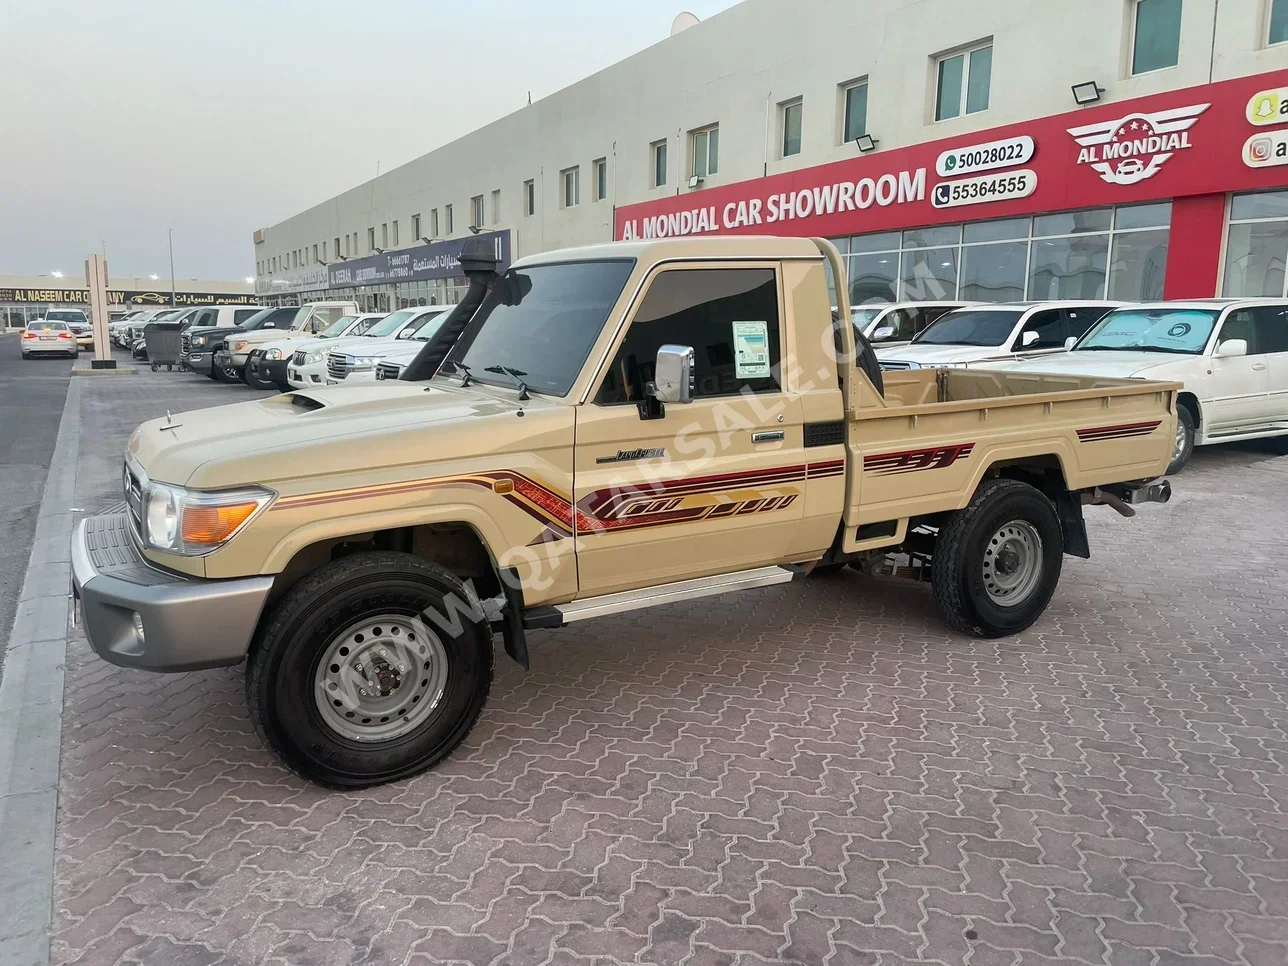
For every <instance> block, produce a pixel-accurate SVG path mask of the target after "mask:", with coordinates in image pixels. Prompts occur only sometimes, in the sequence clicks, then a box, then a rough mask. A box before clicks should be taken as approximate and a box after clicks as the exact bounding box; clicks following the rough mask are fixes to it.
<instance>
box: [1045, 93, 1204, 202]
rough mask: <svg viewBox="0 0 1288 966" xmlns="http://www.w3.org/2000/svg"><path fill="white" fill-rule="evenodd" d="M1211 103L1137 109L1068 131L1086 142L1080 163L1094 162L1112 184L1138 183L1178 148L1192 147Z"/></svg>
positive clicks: (1079, 141)
mask: <svg viewBox="0 0 1288 966" xmlns="http://www.w3.org/2000/svg"><path fill="white" fill-rule="evenodd" d="M1211 106H1212V105H1211V104H1193V105H1191V106H1189V107H1176V108H1172V109H1171V110H1167V111H1157V112H1155V113H1153V114H1147V113H1140V112H1137V113H1133V114H1128V115H1127V116H1126V117H1120V118H1118V119H1116V120H1113V121H1097V122H1096V123H1095V124H1087V125H1084V126H1082V127H1071V128H1069V129H1068V131H1069V134H1071V135H1072V136H1073V139H1074V140H1075V141H1077V142H1078V144H1080V145H1082V149H1081V150H1080V151H1079V152H1078V163H1079V164H1087V165H1090V166H1091V167H1092V168H1093V169H1094V170H1095V171H1096V173H1098V174H1099V175H1100V178H1101V180H1103V181H1106V182H1108V183H1109V184H1118V185H1132V184H1138V183H1140V182H1141V181H1144V180H1146V179H1147V178H1152V177H1154V175H1156V174H1158V172H1159V170H1160V169H1161V168H1162V167H1163V165H1164V164H1166V163H1167V161H1168V159H1169V158H1171V157H1172V155H1174V154H1175V153H1176V152H1177V151H1182V150H1184V149H1186V148H1189V147H1191V144H1190V134H1189V132H1190V128H1192V127H1193V126H1194V125H1195V124H1196V123H1197V122H1198V119H1199V117H1200V116H1201V115H1202V114H1203V112H1204V111H1206V110H1207V109H1208V108H1209V107H1211Z"/></svg>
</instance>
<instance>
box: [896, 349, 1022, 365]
mask: <svg viewBox="0 0 1288 966" xmlns="http://www.w3.org/2000/svg"><path fill="white" fill-rule="evenodd" d="M995 357H999V358H1000V357H1005V358H1006V359H1007V360H1008V361H1009V360H1010V358H1011V357H1010V354H1009V353H1007V352H1006V351H1005V350H1004V349H1003V348H1002V347H1001V346H983V345H904V346H896V347H894V348H891V349H878V350H877V360H878V361H879V362H915V363H917V365H919V366H922V367H928V366H941V365H946V364H948V363H950V362H978V361H980V360H981V359H992V358H995Z"/></svg>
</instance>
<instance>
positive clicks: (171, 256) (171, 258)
mask: <svg viewBox="0 0 1288 966" xmlns="http://www.w3.org/2000/svg"><path fill="white" fill-rule="evenodd" d="M169 232H170V308H172V309H173V308H177V307H178V306H177V304H176V302H175V297H174V229H173V228H171V229H169Z"/></svg>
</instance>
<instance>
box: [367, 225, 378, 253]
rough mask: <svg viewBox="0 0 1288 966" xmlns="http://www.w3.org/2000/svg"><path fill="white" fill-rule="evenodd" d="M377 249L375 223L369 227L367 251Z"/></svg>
mask: <svg viewBox="0 0 1288 966" xmlns="http://www.w3.org/2000/svg"><path fill="white" fill-rule="evenodd" d="M375 250H376V229H375V226H374V225H373V226H372V227H370V228H368V229H367V251H369V252H374V251H375Z"/></svg>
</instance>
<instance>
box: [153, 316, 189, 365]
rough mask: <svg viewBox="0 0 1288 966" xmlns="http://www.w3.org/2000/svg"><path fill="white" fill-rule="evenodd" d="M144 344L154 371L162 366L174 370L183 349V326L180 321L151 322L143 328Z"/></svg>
mask: <svg viewBox="0 0 1288 966" xmlns="http://www.w3.org/2000/svg"><path fill="white" fill-rule="evenodd" d="M143 345H144V348H145V349H146V350H147V353H148V362H150V363H151V364H152V371H153V372H156V371H157V370H158V369H160V368H161V367H162V366H165V367H166V370H167V371H169V372H173V371H174V367H175V366H177V365H178V364H179V354H180V352H181V351H182V350H183V326H182V325H181V324H180V323H178V322H151V323H149V324H148V325H147V326H146V327H144V329H143Z"/></svg>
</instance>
